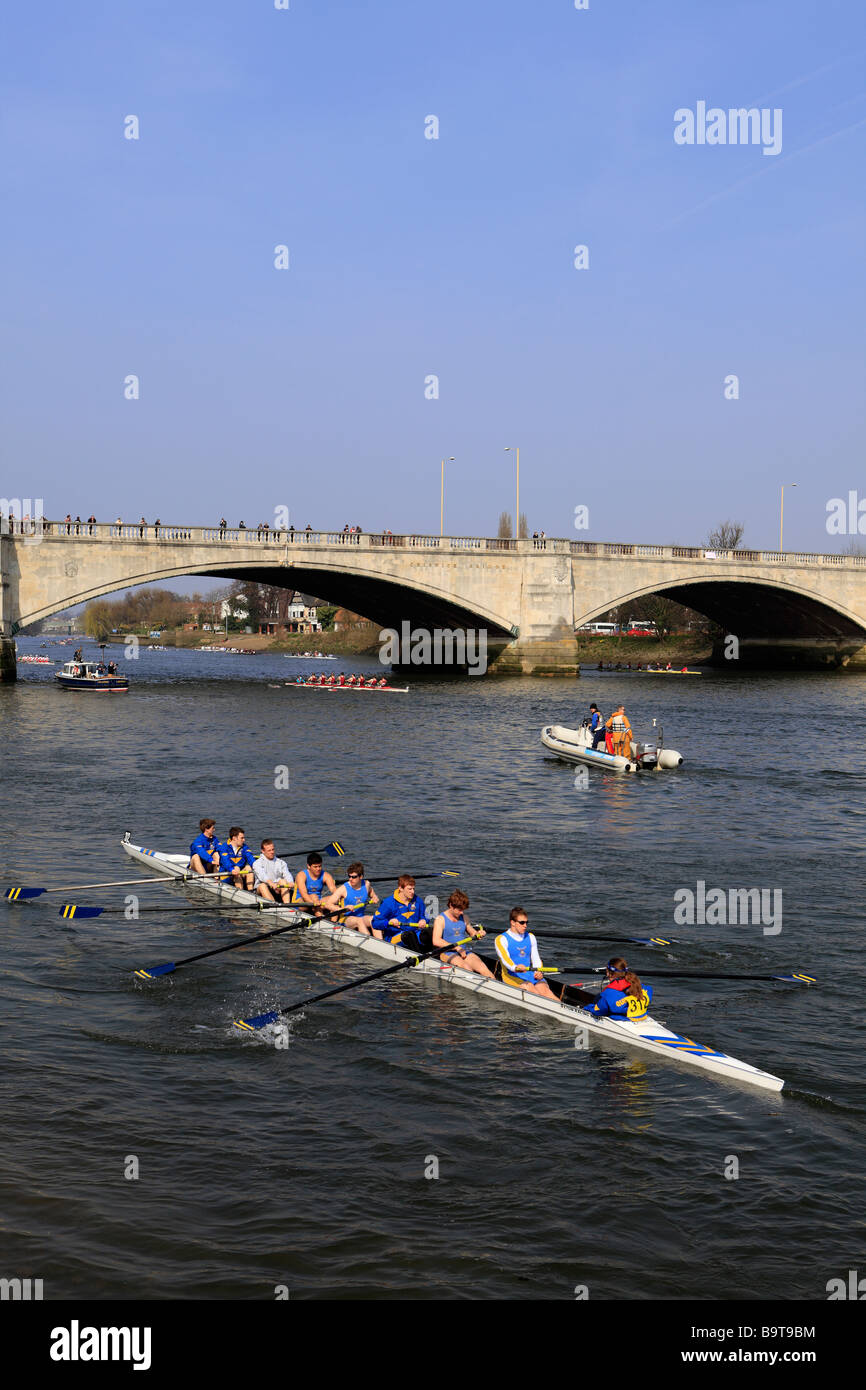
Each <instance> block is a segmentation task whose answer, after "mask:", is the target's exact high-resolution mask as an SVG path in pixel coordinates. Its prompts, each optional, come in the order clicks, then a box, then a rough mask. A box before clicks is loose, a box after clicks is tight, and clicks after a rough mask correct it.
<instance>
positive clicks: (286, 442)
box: [0, 0, 866, 550]
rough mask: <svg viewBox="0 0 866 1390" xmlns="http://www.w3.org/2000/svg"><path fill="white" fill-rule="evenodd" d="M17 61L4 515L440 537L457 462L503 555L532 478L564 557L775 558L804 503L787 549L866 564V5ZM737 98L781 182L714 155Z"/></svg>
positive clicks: (8, 98) (8, 128)
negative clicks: (734, 542) (505, 532)
mask: <svg viewBox="0 0 866 1390" xmlns="http://www.w3.org/2000/svg"><path fill="white" fill-rule="evenodd" d="M3 50H4V57H3V60H2V62H3V67H4V70H5V71H4V76H3V85H4V90H5V102H4V109H3V113H2V119H0V136H2V149H3V160H4V168H5V171H6V173H5V183H6V194H7V198H6V210H5V214H4V217H3V219H2V228H0V242H2V252H3V261H4V266H5V269H6V272H7V293H6V296H5V300H6V304H5V314H4V318H5V327H6V333H5V335H4V336H5V340H6V341H5V348H6V351H5V353H4V362H3V369H2V372H0V406H2V412H3V419H4V426H3V436H4V437H3V455H2V460H3V461H2V475H0V492H2V493H3V494H4V495H7V496H13V495H15V496H27V497H35V496H41V497H42V498H44V503H45V512H46V514H47V515H49V516H52V515H63V514H65V513H66V511H67V510H69V511H71V512H72V513H73V515H74V514H75V513H76V512H80V513H81V515H86V514H88V513H89V512H90V511H91V509H93V510H95V512H96V514H97V516H98V517H99V518H100V519H113V518H114V517H115V516H116V515H117V514H118V513H120V514H122V515H123V516H124V517H127V518H132V517H136V518H137V517H138V516H139V515H140V514H141V513H142V512H144V513H145V515H147V516H148V517H149V518H153V517H154V516H155V515H157V514H158V515H159V516H160V517H161V518H162V520H163V521H177V522H186V523H189V524H207V523H210V522H212V521H214V520H215V519H218V518H219V516H220V515H221V514H225V515H226V516H227V517H228V518H229V520H230V521H232V522H236V521H237V520H238V519H239V518H243V519H244V520H245V521H246V523H247V524H248V525H250V524H255V523H256V522H257V521H259V520H262V519H271V518H272V516H273V512H274V508H275V507H276V506H279V505H288V506H289V507H290V508H291V512H292V519H293V521H294V522H295V525H297V526H304V525H305V524H306V523H307V522H308V521H309V522H311V523H312V525H313V526H314V527H319V526H322V527H325V526H328V527H332V526H333V527H341V526H342V525H343V523H344V522H346V521H350V522H358V523H360V524H361V525H363V526H364V528H365V529H367V530H375V529H380V528H381V527H383V526H390V527H391V528H392V529H393V530H395V531H396V530H402V529H411V530H417V531H431V532H435V531H438V526H439V460H440V458H441V457H442V456H443V455H452V454H453V455H455V458H456V461H455V463H453V464H451V465H449V482H448V486H447V492H446V511H447V515H446V530H447V531H449V532H451V533H454V534H461V533H476V534H477V533H480V534H493V533H495V526H496V521H497V517H498V514H499V512H500V510H502V509H503V508H509V509H511V508H513V498H514V469H513V463H512V459H513V455H512V454H505V453H504V452H503V449H504V446H505V445H508V444H511V445H514V444H519V445H520V448H521V503H522V506H523V509H525V510H526V512H527V514H528V517H529V523H530V528H534V527H539V528H542V527H543V528H544V529H545V530H546V531H547V533H548V535H572V536H574V537H575V538H577V539H595V540H646V541H656V542H682V543H695V542H698V541H700V540H701V539H702V538H703V537H704V536H705V535H706V532H707V530H708V529H709V527H710V526H712V525H713V524H714V523H715V522H717V521H719V520H721V519H722V518H724V517H728V516H733V517H736V518H738V519H741V520H743V521H744V522H745V523H746V534H745V541H746V543H747V544H751V545H753V546H761V547H772V546H775V545H777V544H778V521H779V486H780V484H781V483H782V482H785V483H797V485H798V487H797V491H796V492H793V493H790V494H788V493H787V492H786V505H785V519H786V527H785V543H786V548H788V549H808V550H832V549H837V548H838V547H839V545H840V541H839V540H838V538H835V537H830V536H828V535H827V533H826V529H825V517H826V504H827V501H828V499H829V498H831V497H833V496H838V495H846V494H847V492H848V490H849V489H851V488H858V487H860V489H861V491H862V492H863V494H864V496H866V476H864V470H863V468H862V462H861V461H862V457H863V448H862V444H863V426H864V382H866V364H864V334H863V324H864V319H866V314H864V310H866V304H864V278H866V277H864V247H866V236H864V231H866V227H864V222H866V218H864V179H863V169H864V162H866V160H864V155H866V64H864V59H866V6H864V5H863V4H862V0H857V3H855V0H824V2H823V3H822V4H821V5H820V6H816V5H815V4H814V3H813V0H808V3H807V2H806V0H762V3H761V4H758V5H756V4H755V3H754V0H752V2H751V3H728V4H725V5H716V4H709V3H707V0H699V3H692V5H690V6H684V5H683V4H682V3H673V0H661V3H651V2H649V3H641V4H638V3H619V4H617V3H614V0H590V8H589V10H587V11H576V10H575V8H574V4H573V0H535V3H533V4H529V3H526V0H499V2H498V3H496V2H494V0H438V3H436V4H431V3H429V0H426V2H425V3H422V2H421V0H381V3H375V0H365V3H363V4H349V3H344V2H342V0H341V2H340V3H337V2H336V0H317V2H315V3H314V0H291V8H290V10H289V11H287V12H286V11H276V10H275V9H274V7H273V0H243V2H242V3H241V0H172V2H171V3H155V2H151V3H148V2H147V0H136V3H134V4H133V3H131V0H110V3H104V4H100V3H88V0H83V3H81V4H78V5H75V6H70V5H68V4H65V3H60V0H47V3H40V4H39V5H31V6H18V7H16V10H15V12H14V13H12V14H10V15H7V18H6V21H5V42H4V44H3ZM698 101H706V102H707V104H708V105H709V106H714V105H717V106H720V107H723V108H728V107H740V106H752V105H756V106H760V107H763V106H766V107H770V108H775V107H780V108H781V109H782V112H783V147H782V152H781V154H779V155H778V156H777V157H768V156H765V155H764V154H763V153H762V150H761V148H760V147H755V146H739V145H734V146H707V145H703V146H697V145H695V146H678V145H676V144H675V143H674V139H673V129H674V112H675V111H676V110H677V109H678V108H682V107H690V108H695V106H696V104H697V102H698ZM130 114H134V115H136V116H138V118H139V120H140V125H141V131H140V139H139V140H137V141H130V140H126V139H124V136H123V121H124V117H126V116H127V115H130ZM429 115H435V116H437V117H438V120H439V123H440V126H439V139H438V140H428V139H425V136H424V129H425V118H426V117H427V116H429ZM281 243H285V244H287V245H288V247H289V251H290V269H289V270H288V271H277V270H275V269H274V265H273V260H274V247H275V246H276V245H278V244H281ZM577 244H585V245H587V246H588V247H589V257H590V264H589V269H587V270H584V271H577V270H575V269H574V267H573V248H574V246H575V245H577ZM130 373H135V374H137V375H138V376H139V378H140V382H141V397H140V399H139V400H137V401H127V400H125V399H124V396H123V382H124V378H125V377H126V376H127V375H128V374H130ZM729 373H735V374H737V376H738V377H739V381H740V398H739V400H736V401H730V400H725V398H724V392H723V385H724V378H725V377H726V375H728V374H729ZM430 374H436V375H437V376H438V378H439V391H440V394H439V398H438V400H427V399H425V394H424V382H425V378H426V377H427V376H428V375H430ZM578 505H587V506H588V507H589V517H590V526H589V530H588V531H582V532H580V533H576V532H575V531H574V530H573V517H574V509H575V507H576V506H578Z"/></svg>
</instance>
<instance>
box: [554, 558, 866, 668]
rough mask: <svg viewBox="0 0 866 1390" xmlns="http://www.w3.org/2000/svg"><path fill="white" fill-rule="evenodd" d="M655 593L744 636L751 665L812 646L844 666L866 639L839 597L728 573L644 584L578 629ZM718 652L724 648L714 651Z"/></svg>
mask: <svg viewBox="0 0 866 1390" xmlns="http://www.w3.org/2000/svg"><path fill="white" fill-rule="evenodd" d="M649 594H658V595H660V596H663V597H665V598H670V599H673V600H674V601H675V602H676V603H681V604H683V605H684V606H685V607H687V608H693V609H694V610H695V611H696V612H698V613H703V614H704V616H705V617H707V618H709V619H710V620H711V621H712V622H715V623H717V624H718V626H719V627H721V628H722V629H723V630H724V632H725V633H730V634H733V635H734V636H736V637H737V638H738V641H739V643H740V646H741V649H742V648H743V646H745V652H744V653H743V654H744V655H745V656H746V658H747V660H749V662H750V663H751V664H755V663H757V662H758V661H761V662H764V661H766V660H767V659H768V658H769V657H772V658H773V662H772V664H774V665H775V664H787V663H788V662H792V661H794V660H795V659H796V658H797V657H798V656H800V657H802V655H803V651H804V649H805V648H806V647H808V649H809V650H810V652H812V653H813V655H815V656H816V657H817V658H818V660H819V661H821V660H823V661H825V662H831V661H834V660H838V661H839V662H841V663H842V664H845V663H846V660H847V659H848V658H850V656H851V655H853V654H854V652H856V651H858V650H859V649H860V648H862V647H863V645H864V643H866V623H864V622H863V620H862V619H861V618H859V617H858V616H857V614H856V613H854V612H852V611H851V610H850V609H849V608H847V607H846V605H845V604H843V603H841V602H839V600H837V599H833V600H830V599H828V598H826V597H825V596H823V595H821V594H817V593H815V592H814V590H811V589H809V588H807V587H806V586H804V585H803V584H801V583H797V582H791V580H790V579H786V580H785V581H784V582H781V581H773V580H771V579H765V578H762V579H760V580H758V579H754V578H752V577H751V576H749V575H726V576H725V577H723V578H722V577H720V578H711V579H708V578H706V577H705V576H704V575H684V576H682V577H677V579H676V580H674V581H672V582H667V583H661V584H659V583H656V584H644V585H641V586H640V587H637V588H634V589H631V590H629V591H628V592H627V593H625V594H623V595H621V596H620V597H619V598H616V599H614V600H613V601H612V602H609V603H607V604H606V605H605V606H604V607H594V608H593V609H592V610H591V612H589V613H587V615H586V616H583V615H581V616H580V617H579V618H578V619H577V620H576V625H577V626H578V628H579V627H580V626H582V625H583V624H584V623H588V622H592V621H593V620H594V618H595V617H596V616H597V614H598V613H604V612H607V611H608V609H610V608H614V607H621V606H624V607H627V606H628V604H629V603H631V602H633V601H634V600H636V599H639V598H645V597H646V596H647V595H649ZM714 655H715V656H718V655H719V652H718V651H717V652H715V653H714Z"/></svg>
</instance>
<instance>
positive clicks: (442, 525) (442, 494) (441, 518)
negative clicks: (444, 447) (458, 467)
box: [439, 454, 454, 536]
mask: <svg viewBox="0 0 866 1390" xmlns="http://www.w3.org/2000/svg"><path fill="white" fill-rule="evenodd" d="M448 462H449V463H453V462H454V455H453V454H452V455H451V457H450V458H449V460H448ZM439 535H440V536H444V535H445V460H444V459H443V460H442V482H441V484H440V487H439Z"/></svg>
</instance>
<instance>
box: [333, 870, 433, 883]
mask: <svg viewBox="0 0 866 1390" xmlns="http://www.w3.org/2000/svg"><path fill="white" fill-rule="evenodd" d="M400 877H402V874H380V875H379V877H378V878H371V879H370V880H369V881H370V883H393V882H394V879H396V878H400ZM409 877H410V878H415V879H422V878H459V877H460V870H459V869H438V870H437V871H436V872H435V873H432V874H410V875H409ZM337 886H338V887H342V884H338V885H337Z"/></svg>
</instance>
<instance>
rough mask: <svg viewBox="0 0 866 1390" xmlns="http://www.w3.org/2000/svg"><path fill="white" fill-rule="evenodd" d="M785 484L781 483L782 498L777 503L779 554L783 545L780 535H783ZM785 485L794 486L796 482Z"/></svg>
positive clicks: (782, 551)
mask: <svg viewBox="0 0 866 1390" xmlns="http://www.w3.org/2000/svg"><path fill="white" fill-rule="evenodd" d="M785 486H786V484H785V483H783V484H782V500H781V502H780V503H779V554H780V555H782V554H784V547H783V545H782V536H783V534H784V526H785ZM787 486H788V487H796V486H797V484H796V483H788V484H787Z"/></svg>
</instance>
